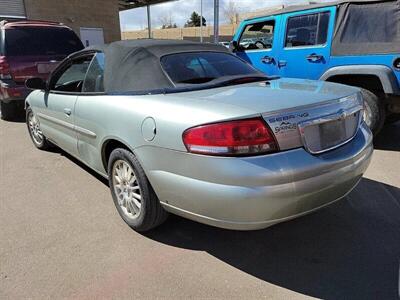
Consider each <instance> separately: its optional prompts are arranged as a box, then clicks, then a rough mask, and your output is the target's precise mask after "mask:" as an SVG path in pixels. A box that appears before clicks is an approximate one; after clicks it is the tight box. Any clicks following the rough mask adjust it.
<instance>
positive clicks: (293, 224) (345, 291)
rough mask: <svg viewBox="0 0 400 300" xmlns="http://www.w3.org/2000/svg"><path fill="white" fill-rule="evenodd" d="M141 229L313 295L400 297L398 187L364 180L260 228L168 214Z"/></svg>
mask: <svg viewBox="0 0 400 300" xmlns="http://www.w3.org/2000/svg"><path fill="white" fill-rule="evenodd" d="M146 236H147V237H148V238H151V239H153V240H156V241H159V242H162V243H164V244H168V245H171V246H174V247H180V248H185V249H193V250H199V251H206V252H207V253H209V254H210V255H212V256H214V257H216V258H218V259H219V260H221V261H223V262H225V263H227V264H229V265H231V266H233V267H235V268H237V269H239V270H241V271H243V272H246V273H248V274H250V275H253V276H255V277H257V278H259V279H261V280H264V281H266V282H269V283H272V284H275V285H278V286H280V287H284V288H287V289H290V290H293V291H296V292H299V293H302V294H305V295H309V296H313V297H318V298H322V299H338V298H339V299H340V298H347V299H398V297H399V294H398V293H399V259H400V189H398V188H396V187H393V186H388V185H385V184H382V183H379V182H376V181H373V180H369V179H363V180H362V181H361V183H360V184H359V186H358V187H357V188H356V189H355V190H354V191H353V192H352V193H351V194H350V195H349V196H348V197H346V199H344V200H342V201H339V202H338V203H336V204H334V205H332V206H329V207H327V208H325V209H322V210H320V211H318V212H316V213H314V214H311V215H308V216H305V217H302V218H299V219H296V220H293V221H289V222H286V223H281V224H278V225H275V226H272V227H270V228H267V229H265V230H260V231H249V232H239V231H230V230H224V229H219V228H214V227H210V226H206V225H202V224H199V223H196V222H192V221H189V220H186V219H183V218H180V217H176V216H173V217H170V218H169V220H168V221H167V223H166V224H165V225H163V226H160V227H158V228H157V229H155V230H154V231H151V232H150V233H148V234H147V235H146Z"/></svg>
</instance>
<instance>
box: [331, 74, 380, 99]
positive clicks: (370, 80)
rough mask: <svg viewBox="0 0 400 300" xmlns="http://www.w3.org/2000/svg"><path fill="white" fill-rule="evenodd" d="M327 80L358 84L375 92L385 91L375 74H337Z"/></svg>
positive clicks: (352, 84)
mask: <svg viewBox="0 0 400 300" xmlns="http://www.w3.org/2000/svg"><path fill="white" fill-rule="evenodd" d="M326 81H330V82H336V83H342V84H347V85H351V86H356V87H359V88H363V89H366V90H369V91H371V92H373V93H375V94H382V93H384V90H383V86H382V83H381V80H380V79H379V77H378V76H375V75H335V76H332V77H329V78H328V79H327V80H326Z"/></svg>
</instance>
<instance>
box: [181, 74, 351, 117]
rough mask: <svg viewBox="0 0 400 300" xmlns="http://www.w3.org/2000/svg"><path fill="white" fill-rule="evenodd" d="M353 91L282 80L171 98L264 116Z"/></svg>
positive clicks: (311, 81)
mask: <svg viewBox="0 0 400 300" xmlns="http://www.w3.org/2000/svg"><path fill="white" fill-rule="evenodd" d="M357 91H358V89H357V88H354V87H350V86H346V85H342V84H337V83H331V82H324V81H313V80H303V79H293V78H284V79H276V80H271V81H268V82H265V81H263V82H256V83H249V84H241V85H233V86H228V87H222V88H213V89H208V90H200V91H193V92H185V93H177V94H173V95H174V97H184V98H186V99H188V98H192V99H204V100H207V101H210V102H218V103H224V104H229V105H234V106H239V107H242V108H246V109H248V110H251V111H254V112H255V113H264V112H273V111H278V110H284V109H291V108H294V107H300V106H307V105H314V104H318V103H323V102H327V101H330V100H336V99H339V98H342V97H346V96H349V95H352V94H354V93H356V92H357Z"/></svg>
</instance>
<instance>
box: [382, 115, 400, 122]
mask: <svg viewBox="0 0 400 300" xmlns="http://www.w3.org/2000/svg"><path fill="white" fill-rule="evenodd" d="M398 121H400V114H391V115H389V116H387V117H386V120H385V123H386V124H393V123H396V122H398Z"/></svg>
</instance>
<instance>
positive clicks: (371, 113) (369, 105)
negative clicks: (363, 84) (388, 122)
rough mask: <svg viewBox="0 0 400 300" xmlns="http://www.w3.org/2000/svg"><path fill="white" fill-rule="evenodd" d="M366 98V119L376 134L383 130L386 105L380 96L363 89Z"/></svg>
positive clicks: (362, 92)
mask: <svg viewBox="0 0 400 300" xmlns="http://www.w3.org/2000/svg"><path fill="white" fill-rule="evenodd" d="M361 94H362V96H363V98H364V121H365V123H366V124H367V125H368V127H369V128H370V129H371V131H372V133H373V134H374V136H376V135H377V134H378V133H379V131H381V129H382V127H383V124H384V123H385V115H386V114H385V107H384V105H383V103H382V101H380V100H379V98H378V96H377V95H375V94H374V93H372V92H370V91H369V90H366V89H361Z"/></svg>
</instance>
